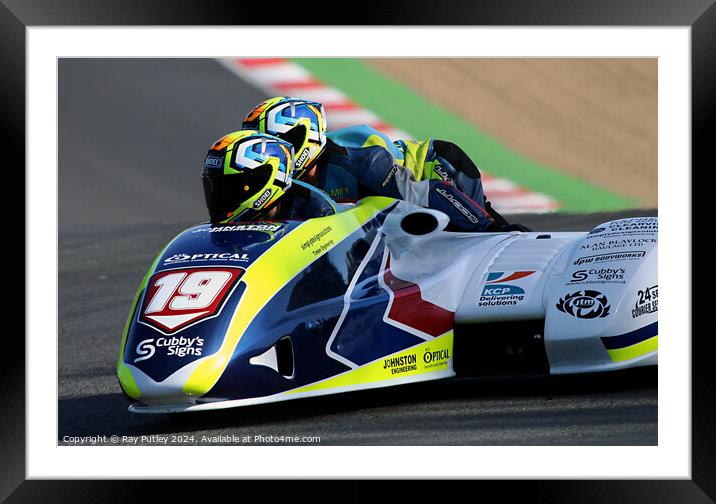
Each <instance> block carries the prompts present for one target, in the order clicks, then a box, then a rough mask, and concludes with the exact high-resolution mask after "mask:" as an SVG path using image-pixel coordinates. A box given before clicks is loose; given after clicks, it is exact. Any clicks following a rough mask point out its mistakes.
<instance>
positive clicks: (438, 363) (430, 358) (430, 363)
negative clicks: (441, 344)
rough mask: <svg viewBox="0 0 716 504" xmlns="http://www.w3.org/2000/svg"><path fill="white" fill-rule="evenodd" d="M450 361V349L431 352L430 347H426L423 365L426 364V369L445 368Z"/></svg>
mask: <svg viewBox="0 0 716 504" xmlns="http://www.w3.org/2000/svg"><path fill="white" fill-rule="evenodd" d="M449 359H450V349H449V348H440V349H438V350H431V349H430V347H426V348H425V351H424V352H423V363H424V364H425V369H430V368H433V367H442V366H445V364H446V363H447V361H448V360H449Z"/></svg>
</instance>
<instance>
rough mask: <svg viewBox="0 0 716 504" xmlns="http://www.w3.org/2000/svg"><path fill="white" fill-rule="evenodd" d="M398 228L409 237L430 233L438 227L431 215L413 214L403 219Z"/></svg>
mask: <svg viewBox="0 0 716 504" xmlns="http://www.w3.org/2000/svg"><path fill="white" fill-rule="evenodd" d="M400 227H401V228H403V231H405V232H406V233H408V234H411V235H425V234H428V233H432V232H433V231H435V230H436V229H437V227H438V220H437V218H435V216H434V215H433V214H430V213H427V212H415V213H411V214H408V215H406V216H405V217H403V220H401V221H400Z"/></svg>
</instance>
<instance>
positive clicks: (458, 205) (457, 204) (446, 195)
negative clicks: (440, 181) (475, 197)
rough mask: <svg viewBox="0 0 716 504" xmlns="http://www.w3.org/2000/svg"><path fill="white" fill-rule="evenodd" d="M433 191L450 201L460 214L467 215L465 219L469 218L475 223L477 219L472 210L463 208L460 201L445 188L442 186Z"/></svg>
mask: <svg viewBox="0 0 716 504" xmlns="http://www.w3.org/2000/svg"><path fill="white" fill-rule="evenodd" d="M435 192H437V193H438V194H439V195H440V196H442V197H443V198H445V199H446V200H448V201H449V202H450V203H452V206H454V207H455V208H457V209H458V210H459V211H460V213H461V214H463V215H464V216H465V217H467V220H469V221H470V222H472V223H473V224H477V223H478V222H479V219H478V218H477V217H475V216H474V215H473V214H472V212H470V210H468V209H467V208H465V207H464V206H463V204H462V203H460V202H459V201H458V200H457V199H455V197H454V196H453V195H452V194H450V193H448V192H447V191H446V190H445V189H443V188H442V187H438V188H437V189H435Z"/></svg>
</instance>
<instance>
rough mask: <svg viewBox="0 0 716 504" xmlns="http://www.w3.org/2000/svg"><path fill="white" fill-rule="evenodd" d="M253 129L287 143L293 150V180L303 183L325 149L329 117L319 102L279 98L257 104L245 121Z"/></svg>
mask: <svg viewBox="0 0 716 504" xmlns="http://www.w3.org/2000/svg"><path fill="white" fill-rule="evenodd" d="M242 127H243V128H244V129H254V130H258V131H260V132H262V133H266V134H269V135H275V136H278V137H279V138H281V139H283V140H286V141H287V142H289V143H290V144H291V145H292V146H293V150H294V155H295V157H294V177H295V178H297V179H300V178H301V177H302V176H303V174H304V173H305V172H306V170H307V169H308V168H309V167H310V166H312V165H313V163H314V162H315V160H316V159H318V156H320V154H321V153H322V152H323V149H324V148H325V146H326V114H325V110H324V108H323V105H321V104H320V103H318V102H312V101H308V100H303V99H300V98H288V97H284V96H278V97H275V98H271V99H269V100H266V101H264V102H262V103H260V104H258V105H257V106H256V107H255V108H254V109H253V110H252V111H251V112H249V113H248V114H247V116H246V117H245V118H244V122H243V126H242Z"/></svg>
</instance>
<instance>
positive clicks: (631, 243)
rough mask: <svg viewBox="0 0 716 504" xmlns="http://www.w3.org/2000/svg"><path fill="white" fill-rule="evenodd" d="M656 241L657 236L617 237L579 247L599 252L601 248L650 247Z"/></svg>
mask: <svg viewBox="0 0 716 504" xmlns="http://www.w3.org/2000/svg"><path fill="white" fill-rule="evenodd" d="M656 242H657V240H656V238H618V239H616V238H615V239H612V240H604V241H598V242H587V243H583V244H582V245H581V246H580V247H579V248H580V249H581V250H591V251H593V252H597V251H600V250H608V249H616V248H625V247H648V246H650V245H651V244H653V243H656Z"/></svg>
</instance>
